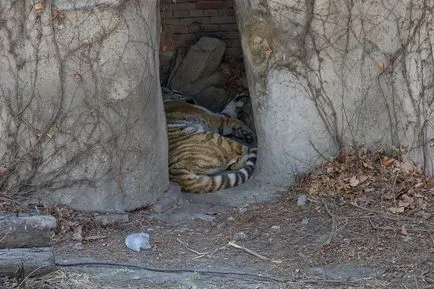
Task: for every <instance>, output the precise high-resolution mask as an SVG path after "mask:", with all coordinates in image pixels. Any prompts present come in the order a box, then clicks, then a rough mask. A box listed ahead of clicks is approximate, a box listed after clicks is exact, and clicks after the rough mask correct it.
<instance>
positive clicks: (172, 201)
mask: <svg viewBox="0 0 434 289" xmlns="http://www.w3.org/2000/svg"><path fill="white" fill-rule="evenodd" d="M181 194H182V192H181V187H180V186H179V185H178V184H177V183H175V182H172V181H170V182H169V189H168V190H167V191H166V192H165V193H164V194H163V195H162V196H161V197H160V198H159V199H158V200H157V202H156V203H155V204H154V205H153V206H152V209H153V211H154V212H155V213H157V214H162V213H164V212H167V211H169V210H170V209H174V208H176V207H178V206H179V205H181V204H182V199H181V197H180V196H181Z"/></svg>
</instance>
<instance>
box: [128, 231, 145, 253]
mask: <svg viewBox="0 0 434 289" xmlns="http://www.w3.org/2000/svg"><path fill="white" fill-rule="evenodd" d="M125 245H126V246H127V247H128V248H129V249H130V250H133V251H135V252H140V249H145V250H146V249H150V248H151V245H150V244H149V234H148V233H133V234H130V235H128V236H127V237H126V238H125Z"/></svg>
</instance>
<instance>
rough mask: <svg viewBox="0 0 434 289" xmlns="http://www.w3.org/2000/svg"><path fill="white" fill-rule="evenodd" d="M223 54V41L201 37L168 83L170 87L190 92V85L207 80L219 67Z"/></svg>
mask: <svg viewBox="0 0 434 289" xmlns="http://www.w3.org/2000/svg"><path fill="white" fill-rule="evenodd" d="M224 52H225V43H224V41H222V40H220V39H217V38H211V37H202V38H201V39H200V40H199V41H198V42H197V43H196V44H195V45H192V46H191V47H190V48H189V50H188V52H187V55H186V56H185V58H184V59H183V60H182V62H181V64H180V66H179V67H178V68H177V70H176V71H175V74H174V76H173V78H172V79H171V82H170V87H171V88H174V89H178V90H181V91H184V92H186V91H189V92H191V90H192V87H191V86H192V84H194V83H196V82H198V81H201V82H203V81H204V80H203V79H208V78H209V77H210V76H212V75H213V74H214V73H215V72H216V71H217V68H218V66H219V65H220V61H221V59H222V57H223V54H224Z"/></svg>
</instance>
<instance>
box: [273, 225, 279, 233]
mask: <svg viewBox="0 0 434 289" xmlns="http://www.w3.org/2000/svg"><path fill="white" fill-rule="evenodd" d="M271 230H272V231H275V232H277V231H280V226H276V225H274V226H271Z"/></svg>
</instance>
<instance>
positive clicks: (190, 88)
mask: <svg viewBox="0 0 434 289" xmlns="http://www.w3.org/2000/svg"><path fill="white" fill-rule="evenodd" d="M226 80H227V76H226V75H225V74H224V73H222V72H220V71H216V72H215V73H214V74H213V75H211V76H205V77H202V78H199V79H198V80H197V81H195V82H194V83H190V84H187V85H184V86H183V87H181V88H180V90H181V91H182V92H183V93H185V94H189V95H194V96H196V95H199V94H200V93H202V91H203V90H204V89H206V88H207V87H210V86H222V85H223V84H224V83H225V82H226Z"/></svg>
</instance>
